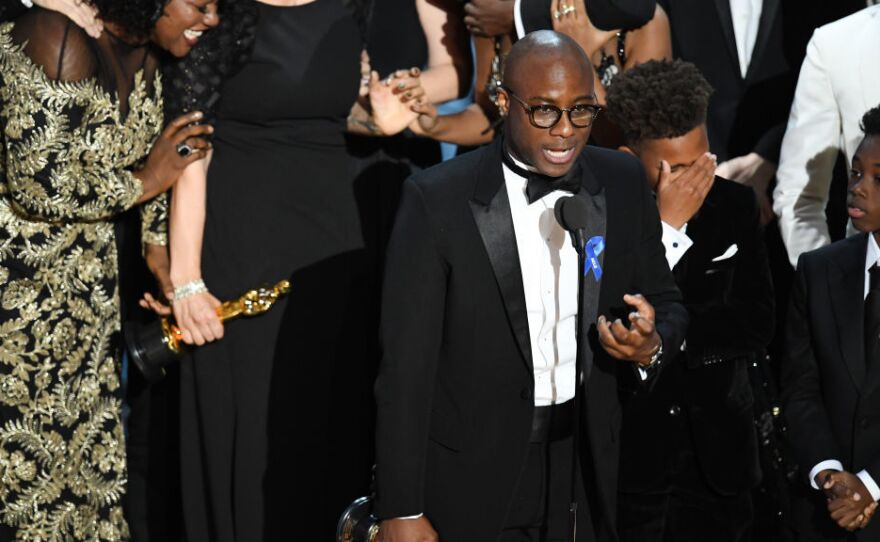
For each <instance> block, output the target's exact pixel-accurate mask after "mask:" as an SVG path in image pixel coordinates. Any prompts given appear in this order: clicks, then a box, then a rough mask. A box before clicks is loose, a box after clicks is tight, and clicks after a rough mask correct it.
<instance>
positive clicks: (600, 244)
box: [584, 235, 605, 282]
mask: <svg viewBox="0 0 880 542" xmlns="http://www.w3.org/2000/svg"><path fill="white" fill-rule="evenodd" d="M603 250H605V238H604V237H602V236H601V235H597V236H595V237H592V238H590V240H589V241H587V243H586V244H585V245H584V251H585V252H586V253H587V261H586V262H584V276H586V275H587V273H588V272H589V270H590V269H592V270H593V276H594V277H596V282H599V281H600V280H602V266H601V265H599V254H602V251H603Z"/></svg>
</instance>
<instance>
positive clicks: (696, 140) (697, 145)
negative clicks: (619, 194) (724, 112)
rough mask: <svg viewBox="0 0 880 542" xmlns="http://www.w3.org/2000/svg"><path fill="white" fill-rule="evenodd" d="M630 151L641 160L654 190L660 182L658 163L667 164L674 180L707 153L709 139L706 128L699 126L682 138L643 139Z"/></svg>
mask: <svg viewBox="0 0 880 542" xmlns="http://www.w3.org/2000/svg"><path fill="white" fill-rule="evenodd" d="M632 151H633V153H634V154H635V155H636V156H638V158H639V160H641V162H642V167H644V168H645V173H646V174H647V176H648V181H649V182H650V183H651V188H653V189H655V190H656V188H657V183H658V182H659V181H660V161H661V160H666V161H667V162H669V168H670V169H671V173H672V177H671V178H672V179H675V178H677V177H678V176H680V175H681V174H682V173H684V172H685V171H687V169H688V168H689V167H691V166H692V165H693V164H694V162H696V161H697V159H698V158H700V157H701V156H703V155H704V154H706V153H707V152H709V137H708V135H707V134H706V126H705V125H700V126H698V127H696V128H694V129H693V130H691V131H690V132H688V133H686V134H684V135H683V136H679V137H669V138H664V139H645V140H643V141H641V142H640V143H639V145H638V146H637V147H636V148H633V149H632Z"/></svg>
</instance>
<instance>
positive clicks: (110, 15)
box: [87, 0, 168, 39]
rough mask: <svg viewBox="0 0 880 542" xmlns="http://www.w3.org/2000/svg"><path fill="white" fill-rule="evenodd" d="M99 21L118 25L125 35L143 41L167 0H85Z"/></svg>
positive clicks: (160, 14)
mask: <svg viewBox="0 0 880 542" xmlns="http://www.w3.org/2000/svg"><path fill="white" fill-rule="evenodd" d="M87 1H88V3H89V4H91V5H92V6H94V7H95V9H97V10H98V13H100V14H101V19H103V20H105V21H112V22H114V23H116V24H118V25H119V26H120V27H121V28H122V30H123V32H125V34H126V35H129V36H131V37H133V38H138V39H145V38H147V37H148V36H149V35H150V30H152V29H153V26H155V25H156V21H158V20H159V17H161V16H162V10H163V9H164V8H165V4H166V3H168V0H87Z"/></svg>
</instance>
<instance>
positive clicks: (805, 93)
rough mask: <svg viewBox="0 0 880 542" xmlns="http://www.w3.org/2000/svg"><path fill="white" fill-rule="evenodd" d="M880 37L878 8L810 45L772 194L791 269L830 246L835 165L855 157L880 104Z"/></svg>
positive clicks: (826, 29) (828, 29) (822, 31)
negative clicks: (864, 126)
mask: <svg viewBox="0 0 880 542" xmlns="http://www.w3.org/2000/svg"><path fill="white" fill-rule="evenodd" d="M878 36H880V5H875V6H872V7H868V8H865V9H863V10H861V11H858V12H856V13H854V14H852V15H850V16H848V17H844V18H843V19H840V20H839V21H836V22H833V23H831V24H828V25H825V26H823V27H821V28H819V29H817V30H816V32H815V33H814V34H813V37H812V39H811V40H810V43H809V45H807V55H806V59H804V63H803V66H802V67H801V72H800V77H799V79H798V82H797V90H796V92H795V97H794V103H793V104H792V106H791V113H790V115H789V119H788V127H787V129H786V133H785V139H784V141H783V144H782V153H781V155H780V162H779V171H778V173H777V177H778V180H777V184H776V189H775V191H774V193H773V199H774V204H773V207H774V210H775V211H776V214H777V215H778V216H779V224H780V228H781V230H782V239H783V241H785V246H786V248H787V249H788V257H789V259H790V261H791V264H792V265H794V264H796V263H797V261H798V257H799V256H800V255H801V254H802V253H804V252H806V251H808V250H812V249H815V248H818V247H821V246H824V245H827V244H828V243H830V242H831V236H830V234H829V232H828V225H827V224H826V215H825V212H826V206H827V204H828V201H829V190H830V188H831V181H832V170H833V168H834V163H835V161H836V160H837V156H838V153H839V152H840V151H841V150H842V151H844V152H845V155H846V159H847V161H848V160H849V157H851V156H852V155H853V153H854V152H855V149H856V146H857V145H858V144H859V141H861V139H862V132H861V130H859V124H858V121H859V119H860V118H861V117H862V115H863V114H864V113H865V111H867V110H868V109H870V108H871V107H873V106H874V105H876V104H877V103H878V102H880V70H878V69H877V59H876V51H877V47H878V45H880V39H878ZM848 233H850V234H853V233H855V231H854V230H853V229H852V228H849V230H848Z"/></svg>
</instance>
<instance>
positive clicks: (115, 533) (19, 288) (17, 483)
mask: <svg viewBox="0 0 880 542" xmlns="http://www.w3.org/2000/svg"><path fill="white" fill-rule="evenodd" d="M25 44H26V45H25ZM156 66H157V62H156V61H155V59H154V58H152V57H151V56H149V55H148V53H147V51H146V49H144V48H130V47H128V46H126V45H124V44H121V43H119V42H116V41H114V40H113V39H112V38H111V37H110V36H109V35H105V36H103V37H102V38H101V39H100V40H92V39H91V38H89V37H88V36H86V35H85V34H84V33H82V32H81V31H80V30H79V29H78V28H77V27H76V26H75V25H74V24H73V23H71V22H70V21H69V20H67V19H66V18H65V17H63V16H61V15H58V14H55V13H50V12H46V11H43V10H41V9H34V10H32V11H31V12H30V13H28V14H27V15H24V16H23V17H21V18H20V19H18V20H17V22H16V23H15V25H14V26H13V25H12V24H4V25H3V26H0V125H2V126H3V128H4V129H3V136H2V148H0V155H2V156H0V163H2V165H3V167H2V172H0V539H2V540H12V539H14V540H20V541H25V540H45V541H59V542H60V541H65V542H66V541H69V540H89V541H98V540H100V541H104V540H107V541H110V540H123V539H127V538H128V526H127V525H126V521H125V519H124V517H123V513H122V506H121V501H122V498H123V494H124V493H125V486H126V458H125V446H124V437H123V430H122V423H121V388H120V377H119V326H120V323H119V293H118V292H119V285H118V272H117V271H118V269H117V252H116V243H115V234H114V227H113V219H114V217H115V216H117V215H119V214H120V213H122V212H123V211H125V210H126V209H128V208H130V207H132V206H134V205H135V204H136V202H137V200H138V199H139V198H140V197H141V195H142V187H141V182H140V181H139V180H138V179H136V178H135V177H134V175H133V174H132V171H133V170H134V169H135V168H136V167H137V166H139V165H140V163H141V161H142V160H143V159H144V158H145V157H146V155H147V154H148V151H149V149H150V147H151V145H152V142H153V140H154V139H155V137H156V135H158V133H159V130H160V129H161V125H162V109H161V108H162V105H161V99H160V91H161V89H160V85H159V83H158V80H156V81H154V80H153V74H154V73H155V71H156ZM163 201H164V200H155V201H154V202H153V203H151V204H150V205H149V206H148V207H147V208H146V209H147V210H148V211H149V212H147V213H146V214H145V218H146V220H145V223H146V225H147V226H148V227H147V228H146V229H145V237H146V238H150V239H152V240H153V241H154V242H162V241H163V240H164V231H162V230H161V226H162V225H163V222H162V220H161V217H162V215H163V214H164V208H163Z"/></svg>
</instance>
